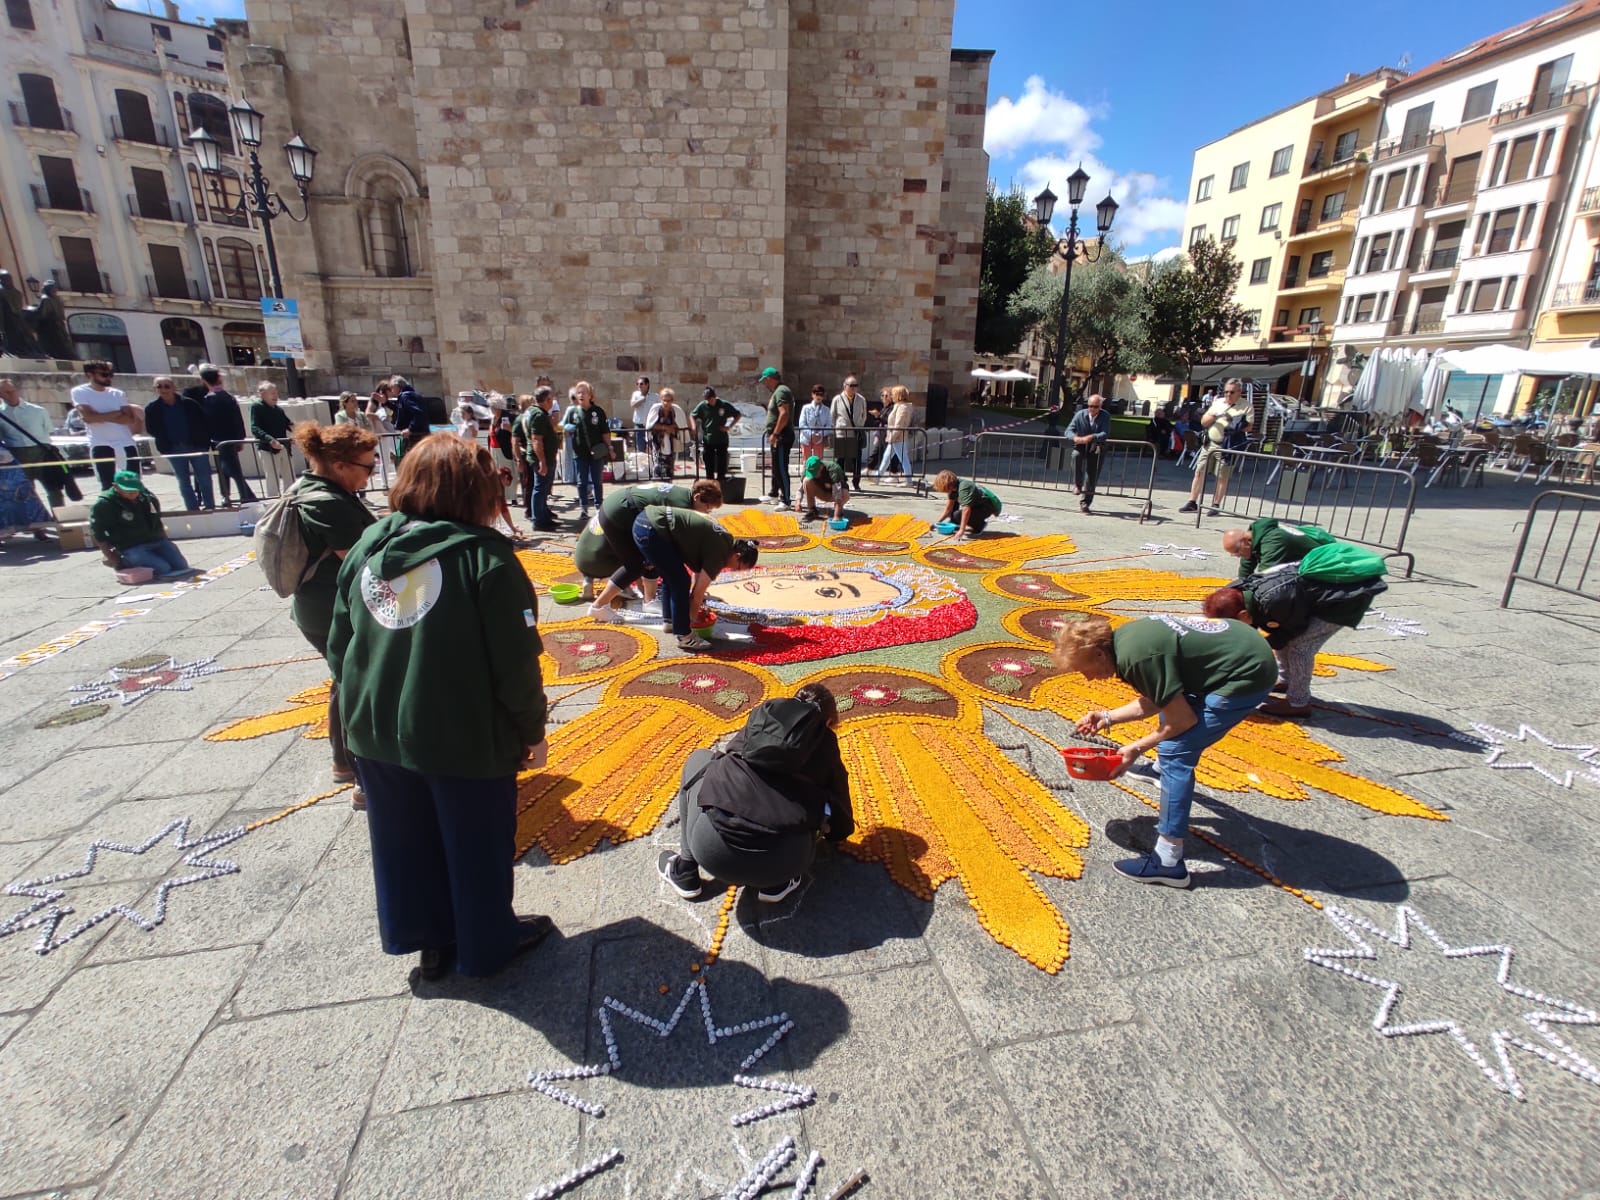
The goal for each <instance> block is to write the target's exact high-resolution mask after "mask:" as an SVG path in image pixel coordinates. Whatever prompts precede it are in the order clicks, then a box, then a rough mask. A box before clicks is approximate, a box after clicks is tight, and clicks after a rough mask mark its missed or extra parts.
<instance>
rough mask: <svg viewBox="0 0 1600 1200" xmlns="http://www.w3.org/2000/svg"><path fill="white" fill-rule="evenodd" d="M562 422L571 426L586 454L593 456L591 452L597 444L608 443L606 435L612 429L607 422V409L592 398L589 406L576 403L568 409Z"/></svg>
mask: <svg viewBox="0 0 1600 1200" xmlns="http://www.w3.org/2000/svg"><path fill="white" fill-rule="evenodd" d="M562 423H563V424H564V425H566V426H568V427H569V428H571V429H572V430H573V432H574V433H575V434H576V435H577V436H576V440H577V443H578V449H579V450H581V451H582V452H583V453H585V454H589V455H590V457H591V458H592V457H593V455H592V454H590V451H591V450H592V449H593V447H595V446H603V445H605V444H606V435H607V433H608V432H609V431H610V429H611V426H610V425H609V424H607V422H606V413H605V409H603V408H601V407H600V406H599V405H598V404H596V403H595V402H594V401H592V400H591V401H590V402H589V407H588V408H584V407H583V405H581V404H574V405H573V406H572V407H571V408H569V409H567V415H566V416H565V418H563V422H562Z"/></svg>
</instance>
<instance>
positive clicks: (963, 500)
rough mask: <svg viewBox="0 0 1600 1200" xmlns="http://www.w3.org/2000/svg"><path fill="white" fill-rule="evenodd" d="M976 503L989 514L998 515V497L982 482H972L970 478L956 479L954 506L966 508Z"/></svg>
mask: <svg viewBox="0 0 1600 1200" xmlns="http://www.w3.org/2000/svg"><path fill="white" fill-rule="evenodd" d="M971 505H977V506H980V507H981V508H983V509H984V510H985V511H986V512H987V513H988V515H989V516H991V517H998V516H999V515H1000V498H999V497H998V496H996V495H995V494H994V493H993V492H991V491H990V490H989V489H988V488H986V487H984V486H983V485H982V484H977V483H973V482H972V480H970V479H957V480H956V507H957V508H967V507H968V506H971Z"/></svg>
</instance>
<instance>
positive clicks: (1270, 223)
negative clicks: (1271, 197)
mask: <svg viewBox="0 0 1600 1200" xmlns="http://www.w3.org/2000/svg"><path fill="white" fill-rule="evenodd" d="M1282 219H1283V205H1281V204H1269V205H1267V206H1266V207H1265V208H1263V209H1262V210H1261V232H1262V233H1271V232H1272V231H1273V230H1274V229H1276V228H1277V227H1278V222H1279V221H1280V220H1282Z"/></svg>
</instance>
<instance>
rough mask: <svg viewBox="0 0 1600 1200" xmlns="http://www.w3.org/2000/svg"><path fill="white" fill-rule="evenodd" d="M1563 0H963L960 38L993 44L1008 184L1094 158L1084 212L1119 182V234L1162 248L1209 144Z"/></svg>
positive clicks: (993, 96)
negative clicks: (1272, 0) (1084, 1)
mask: <svg viewBox="0 0 1600 1200" xmlns="http://www.w3.org/2000/svg"><path fill="white" fill-rule="evenodd" d="M1556 7H1558V4H1557V3H1556V0H1400V2H1399V3H1394V2H1393V0H1340V2H1339V3H1337V4H1328V3H1323V4H1306V5H1292V4H1281V3H1280V4H1266V3H1261V2H1260V0H1235V2H1234V3H1230V4H1227V5H1210V4H1198V3H1194V2H1193V0H1183V2H1181V3H1180V2H1175V0H1146V2H1145V3H1140V4H1135V5H1132V6H1130V7H1128V8H1122V7H1121V6H1120V5H1116V4H1112V5H1109V6H1107V7H1106V8H1105V9H1102V8H1100V7H1099V6H1098V5H1089V6H1079V5H1052V4H1046V3H1039V2H1037V0H1035V2H1033V3H1026V4H1024V3H1021V2H1019V0H956V23H955V44H956V45H957V46H958V47H961V48H963V49H973V50H993V51H995V56H994V62H993V64H992V68H991V72H990V76H989V119H988V124H987V128H986V135H985V139H984V140H985V146H986V148H987V149H988V151H989V156H990V163H989V173H990V175H991V176H992V177H993V178H994V180H995V182H996V183H997V184H998V185H999V186H1000V187H1002V188H1005V187H1008V186H1009V185H1010V184H1011V183H1013V182H1015V183H1016V184H1017V185H1019V186H1020V187H1021V188H1022V189H1023V190H1024V192H1025V193H1026V195H1028V196H1030V197H1031V196H1033V195H1035V194H1037V192H1038V191H1039V188H1040V185H1041V184H1043V183H1045V182H1050V183H1052V184H1053V186H1052V188H1051V190H1052V191H1054V192H1056V193H1057V194H1058V195H1060V194H1064V193H1065V192H1066V186H1065V180H1066V177H1067V176H1068V175H1070V174H1071V173H1072V171H1073V168H1074V167H1075V166H1076V165H1077V163H1078V162H1079V160H1080V159H1081V160H1082V162H1083V167H1084V170H1086V171H1088V172H1089V174H1090V175H1091V176H1093V179H1092V180H1091V182H1090V184H1089V192H1088V195H1087V196H1086V197H1085V201H1084V204H1085V208H1086V209H1092V206H1093V204H1094V202H1095V201H1097V200H1099V199H1100V198H1101V197H1102V196H1104V195H1105V193H1106V187H1107V183H1108V182H1109V183H1110V184H1111V190H1112V194H1113V195H1115V196H1116V198H1117V201H1118V202H1119V203H1120V204H1122V205H1123V207H1122V209H1121V210H1120V212H1119V213H1118V215H1117V224H1116V226H1115V227H1114V232H1115V233H1120V234H1121V235H1122V238H1123V240H1124V241H1125V243H1126V245H1127V248H1128V250H1129V252H1130V253H1151V252H1155V251H1159V250H1162V249H1165V248H1167V247H1173V246H1176V245H1177V244H1178V234H1179V231H1180V229H1181V227H1182V224H1183V204H1184V193H1185V191H1186V190H1187V188H1188V181H1189V167H1190V164H1191V162H1192V161H1193V156H1194V150H1195V147H1197V146H1200V145H1204V144H1205V143H1206V142H1209V141H1212V140H1214V139H1216V138H1219V137H1221V136H1223V135H1224V134H1226V133H1228V132H1229V131H1230V130H1232V129H1236V128H1238V127H1239V126H1240V125H1245V124H1248V123H1249V122H1250V121H1252V120H1253V119H1255V118H1256V117H1260V116H1265V115H1266V114H1267V113H1269V112H1272V111H1274V110H1276V109H1279V108H1282V107H1284V106H1285V105H1288V104H1292V103H1294V102H1295V101H1297V100H1301V99H1303V98H1305V97H1306V96H1310V95H1313V94H1315V93H1316V92H1319V91H1321V90H1322V89H1324V88H1326V87H1330V86H1332V85H1333V84H1335V83H1338V82H1339V81H1340V80H1342V79H1343V78H1344V76H1345V74H1346V72H1349V71H1355V72H1358V73H1364V72H1367V71H1373V70H1376V69H1377V68H1379V67H1384V66H1388V67H1393V66H1398V65H1400V62H1401V60H1402V57H1403V56H1405V55H1409V56H1410V65H1411V67H1412V68H1413V69H1415V68H1418V67H1422V66H1426V65H1427V64H1428V63H1431V62H1434V61H1436V60H1438V59H1441V58H1444V57H1445V56H1446V55H1448V54H1451V53H1453V52H1454V51H1456V50H1459V49H1461V48H1462V47H1463V46H1466V45H1468V44H1469V43H1471V42H1474V41H1477V40H1478V39H1480V38H1483V37H1486V36H1488V35H1489V34H1491V33H1495V32H1497V31H1499V30H1501V29H1507V28H1510V27H1511V26H1512V25H1514V24H1516V23H1517V22H1518V21H1520V20H1522V19H1524V18H1526V17H1531V16H1535V15H1537V14H1539V13H1542V12H1548V11H1552V10H1553V9H1555V8H1556ZM1101 13H1105V14H1106V15H1107V19H1106V20H1105V21H1104V22H1102V21H1100V20H1099V17H1100V14H1101ZM1125 22H1126V23H1125ZM1089 217H1090V220H1089V224H1090V225H1092V224H1093V214H1092V212H1090V213H1089ZM1080 223H1081V218H1080Z"/></svg>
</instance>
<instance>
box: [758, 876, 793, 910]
mask: <svg viewBox="0 0 1600 1200" xmlns="http://www.w3.org/2000/svg"><path fill="white" fill-rule="evenodd" d="M799 886H800V880H799V878H798V877H796V878H794V879H791V880H789V882H788V883H780V884H777V885H776V886H774V887H769V888H762V889H761V890H760V891H759V892H757V893H756V899H757V900H759V901H761V903H763V904H776V903H777V902H778V901H779V900H782V899H783V898H784V897H785V896H787V895H788V894H789V893H790V892H792V891H794V890H795V888H797V887H799Z"/></svg>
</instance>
